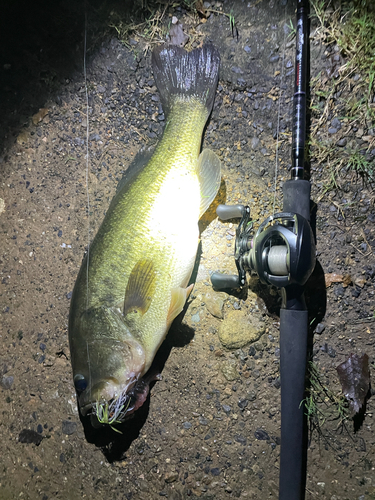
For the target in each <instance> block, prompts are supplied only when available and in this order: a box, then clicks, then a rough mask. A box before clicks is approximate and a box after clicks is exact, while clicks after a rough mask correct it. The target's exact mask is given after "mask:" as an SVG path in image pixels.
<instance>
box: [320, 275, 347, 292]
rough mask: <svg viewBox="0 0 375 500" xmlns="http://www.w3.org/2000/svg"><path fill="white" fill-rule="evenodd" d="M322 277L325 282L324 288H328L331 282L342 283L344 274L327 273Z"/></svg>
mask: <svg viewBox="0 0 375 500" xmlns="http://www.w3.org/2000/svg"><path fill="white" fill-rule="evenodd" d="M324 279H325V282H326V288H328V287H330V286H331V285H332V283H342V281H343V279H344V276H343V275H342V274H337V273H328V274H325V275H324Z"/></svg>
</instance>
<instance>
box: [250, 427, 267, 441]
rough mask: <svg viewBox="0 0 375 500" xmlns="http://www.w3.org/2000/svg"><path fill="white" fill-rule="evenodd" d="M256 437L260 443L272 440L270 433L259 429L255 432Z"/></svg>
mask: <svg viewBox="0 0 375 500" xmlns="http://www.w3.org/2000/svg"><path fill="white" fill-rule="evenodd" d="M254 436H255V438H256V439H258V440H259V441H268V440H269V439H270V437H269V435H268V433H267V432H266V431H264V430H263V429H257V430H256V431H255V432H254Z"/></svg>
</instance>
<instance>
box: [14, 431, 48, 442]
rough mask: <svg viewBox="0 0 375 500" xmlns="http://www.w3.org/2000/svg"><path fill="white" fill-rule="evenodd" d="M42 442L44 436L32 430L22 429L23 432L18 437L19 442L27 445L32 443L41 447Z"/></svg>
mask: <svg viewBox="0 0 375 500" xmlns="http://www.w3.org/2000/svg"><path fill="white" fill-rule="evenodd" d="M42 440H43V436H41V435H40V434H38V433H37V432H35V431H33V430H31V429H22V431H21V432H20V433H19V436H18V441H19V442H20V443H26V444H30V443H32V444H36V446H39V445H40V443H41V442H42Z"/></svg>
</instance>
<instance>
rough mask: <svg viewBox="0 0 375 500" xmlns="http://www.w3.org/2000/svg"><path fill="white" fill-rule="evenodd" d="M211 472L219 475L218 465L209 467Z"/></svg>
mask: <svg viewBox="0 0 375 500" xmlns="http://www.w3.org/2000/svg"><path fill="white" fill-rule="evenodd" d="M211 474H212V475H213V476H219V474H220V469H219V468H218V467H214V468H213V469H211Z"/></svg>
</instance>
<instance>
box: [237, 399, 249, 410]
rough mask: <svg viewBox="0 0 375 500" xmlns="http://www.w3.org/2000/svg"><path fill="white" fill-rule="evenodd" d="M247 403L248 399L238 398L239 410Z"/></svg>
mask: <svg viewBox="0 0 375 500" xmlns="http://www.w3.org/2000/svg"><path fill="white" fill-rule="evenodd" d="M248 404H249V401H248V400H247V399H240V400H239V401H238V406H239V407H240V408H241V410H244V409H245V408H246V406H247V405H248Z"/></svg>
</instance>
